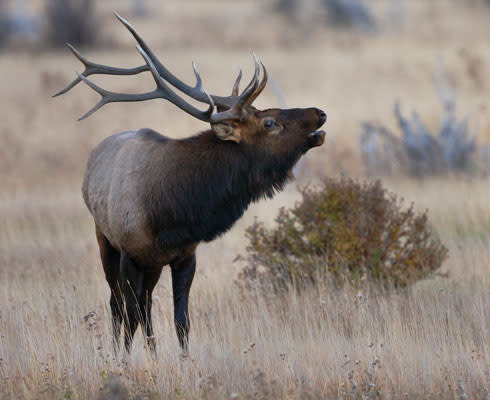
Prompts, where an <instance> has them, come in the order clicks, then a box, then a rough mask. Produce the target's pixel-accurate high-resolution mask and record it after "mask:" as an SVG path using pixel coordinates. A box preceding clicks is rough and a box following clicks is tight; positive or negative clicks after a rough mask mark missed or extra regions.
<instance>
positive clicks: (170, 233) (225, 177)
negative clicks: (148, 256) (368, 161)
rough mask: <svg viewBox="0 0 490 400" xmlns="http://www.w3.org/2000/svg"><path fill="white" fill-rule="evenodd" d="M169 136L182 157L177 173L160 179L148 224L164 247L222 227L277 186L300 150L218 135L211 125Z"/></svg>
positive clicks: (289, 176)
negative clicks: (182, 164) (267, 146)
mask: <svg viewBox="0 0 490 400" xmlns="http://www.w3.org/2000/svg"><path fill="white" fill-rule="evenodd" d="M173 142H174V144H175V146H176V149H178V150H179V153H180V152H182V153H183V157H185V159H186V160H187V163H186V165H185V167H183V170H182V171H179V175H178V176H177V175H174V176H166V177H165V179H161V181H160V185H161V186H160V188H159V190H157V193H153V195H152V196H151V198H152V201H151V204H148V206H149V207H150V218H151V221H150V224H151V226H152V230H153V232H154V234H155V235H156V236H157V238H158V241H159V242H160V244H161V246H162V247H167V248H168V247H170V248H177V247H182V246H186V245H189V244H192V243H198V242H200V241H206V242H207V241H211V240H213V239H215V238H216V237H218V236H219V235H221V234H223V233H225V232H226V231H227V230H229V229H230V228H231V226H232V225H233V224H234V223H235V221H236V220H238V219H239V218H240V217H241V216H242V215H243V213H244V212H245V211H246V209H247V208H248V206H249V205H250V203H251V202H256V201H258V200H260V199H262V198H271V197H273V196H274V194H275V193H276V192H278V191H280V190H282V188H283V187H284V185H285V184H286V183H287V182H288V180H290V179H292V174H291V169H292V168H293V166H294V164H295V163H296V161H297V160H298V158H299V156H300V154H298V151H296V150H293V151H290V152H288V151H281V152H278V154H273V153H271V152H270V149H258V148H257V147H256V146H252V145H250V146H247V145H237V144H236V143H234V142H230V141H223V140H220V139H218V138H217V137H216V135H215V134H214V132H213V131H212V130H209V131H205V132H202V133H200V134H197V135H195V136H192V137H190V138H186V139H182V140H177V141H173ZM176 151H177V150H176ZM169 188H171V190H169ZM170 193H171V196H172V198H169V197H168V196H169V194H170ZM163 227H165V229H162V228H163Z"/></svg>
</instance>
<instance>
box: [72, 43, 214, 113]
mask: <svg viewBox="0 0 490 400" xmlns="http://www.w3.org/2000/svg"><path fill="white" fill-rule="evenodd" d="M137 50H138V51H139V53H140V54H141V55H142V56H143V58H144V59H145V61H146V63H147V65H148V68H149V70H150V71H151V73H152V75H153V78H154V80H155V83H156V85H157V87H156V89H155V90H154V91H152V92H148V93H141V94H127V93H114V92H110V91H108V90H105V89H102V88H101V87H99V86H97V85H96V84H95V83H93V82H92V81H90V80H89V79H88V78H86V77H85V76H83V75H81V74H79V75H78V76H79V78H80V79H81V80H83V81H84V82H85V83H86V84H87V85H88V86H89V87H90V88H92V89H93V90H94V91H96V92H97V93H99V94H100V96H101V99H100V100H99V102H98V103H97V104H96V105H95V106H94V107H93V108H92V109H90V110H89V111H88V112H87V113H86V114H85V115H83V116H82V117H81V118H80V119H79V121H81V120H83V119H85V118H87V117H89V116H90V115H92V114H93V113H94V112H96V111H97V110H99V109H100V108H101V107H103V106H104V105H106V104H108V103H115V102H129V101H132V102H135V101H145V100H152V99H159V98H162V99H165V100H168V101H170V102H171V103H173V104H175V105H176V106H177V107H179V108H180V109H182V110H183V111H185V112H187V113H188V114H190V115H192V116H193V117H195V118H198V119H200V120H202V121H206V122H209V121H210V118H211V114H212V113H213V111H214V102H213V100H212V99H211V100H210V96H209V94H207V92H206V91H203V93H204V95H205V96H207V98H208V101H209V102H210V105H209V108H208V109H207V110H206V111H201V110H199V109H197V108H196V107H194V106H193V105H192V104H189V103H187V102H186V101H185V100H183V99H182V98H181V97H179V96H178V95H177V94H176V93H175V92H173V91H172V90H171V89H170V88H169V87H168V85H167V84H166V83H165V81H164V80H163V79H162V77H161V76H160V75H159V74H158V71H157V70H156V68H155V65H153V63H152V61H151V59H150V57H149V56H148V54H146V53H145V51H144V50H143V49H142V48H141V47H140V46H137Z"/></svg>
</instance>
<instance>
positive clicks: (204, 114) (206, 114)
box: [136, 46, 214, 122]
mask: <svg viewBox="0 0 490 400" xmlns="http://www.w3.org/2000/svg"><path fill="white" fill-rule="evenodd" d="M136 49H137V50H138V51H139V53H140V54H141V55H142V56H143V58H144V59H145V61H146V63H147V64H148V66H149V67H150V71H151V73H152V75H153V78H154V79H155V82H156V84H157V89H156V90H157V91H158V92H159V93H160V94H161V97H162V98H164V99H166V100H168V101H170V102H171V103H173V104H175V105H176V106H177V107H179V108H180V109H181V110H183V111H185V112H187V113H188V114H191V115H192V116H193V117H196V118H198V119H200V120H202V121H206V122H209V118H210V116H211V114H212V113H213V111H214V101H213V100H212V99H211V96H210V95H209V94H208V93H207V92H206V91H205V90H204V89H203V88H202V87H201V77H200V75H199V73H198V72H197V68H194V72H195V73H196V77H197V81H198V82H197V83H198V86H196V87H199V90H201V91H202V93H203V94H204V95H205V96H206V98H207V100H208V102H209V108H208V109H207V110H206V111H201V110H199V109H197V108H196V107H194V106H193V105H192V104H189V103H188V102H186V101H185V100H183V99H182V98H181V97H179V96H178V95H177V94H176V93H175V92H174V91H173V90H172V89H170V87H168V85H167V84H166V83H165V81H164V80H163V78H162V77H161V76H160V74H159V73H158V71H157V69H156V68H155V65H154V64H153V62H152V60H151V58H150V56H149V55H148V54H147V53H146V52H145V51H144V50H143V49H142V48H141V46H136ZM194 67H195V64H194Z"/></svg>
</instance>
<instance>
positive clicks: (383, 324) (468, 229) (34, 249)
mask: <svg viewBox="0 0 490 400" xmlns="http://www.w3.org/2000/svg"><path fill="white" fill-rule="evenodd" d="M113 3H114V4H113ZM116 3H117V2H115V1H113V2H107V3H104V6H103V7H102V8H101V10H100V11H101V15H103V16H104V17H103V18H104V26H107V28H104V29H105V34H106V37H107V38H109V39H110V40H109V39H108V42H109V43H108V44H107V45H104V47H103V49H101V50H94V51H88V52H87V55H88V56H89V58H91V59H96V60H101V61H103V62H105V63H108V64H112V65H126V66H129V65H135V64H137V63H140V62H141V61H140V57H139V55H137V53H136V51H135V50H134V48H133V46H132V45H131V46H130V45H129V44H130V41H129V40H128V35H127V34H126V32H124V30H123V29H122V28H119V27H118V26H117V24H116V22H115V21H114V20H113V19H112V18H111V17H110V14H109V12H108V11H109V9H111V8H116V7H117V6H118V3H117V4H116ZM165 4H167V5H166V6H165V7H163V8H162V9H157V10H156V14H157V16H156V17H154V18H150V19H148V20H145V19H139V20H135V21H134V24H135V25H136V26H137V27H138V28H139V30H140V31H141V32H142V33H143V34H144V36H145V37H148V40H149V42H150V43H152V44H153V43H154V45H153V47H154V48H155V49H156V50H157V53H158V54H159V55H161V57H162V59H164V60H165V62H166V63H167V64H168V66H169V67H170V69H171V70H173V71H178V73H179V75H181V76H183V77H184V78H185V79H187V80H191V79H192V70H191V67H190V63H191V60H193V59H194V60H196V61H197V62H198V65H199V67H200V71H201V72H202V75H203V78H204V83H205V86H206V88H208V89H209V90H210V91H212V92H216V93H220V94H221V93H227V92H228V91H229V90H230V88H231V84H232V82H233V78H234V74H235V73H236V70H237V67H238V65H241V66H242V67H243V68H244V70H245V72H246V73H250V71H251V67H252V60H251V56H250V50H251V49H252V48H254V49H256V51H257V53H258V54H259V56H260V57H261V58H262V59H263V61H264V63H265V64H266V65H267V67H268V70H269V71H270V74H271V76H272V78H273V81H274V82H275V84H276V85H277V87H279V88H280V90H281V92H282V93H283V95H284V98H285V100H286V102H287V105H288V106H300V107H301V106H317V107H320V108H323V109H325V110H326V111H327V113H328V115H329V121H328V122H327V133H328V135H329V141H327V143H326V144H325V146H323V147H321V148H319V149H315V150H313V151H312V152H311V154H309V155H308V156H307V160H306V161H305V162H303V163H302V164H301V166H300V167H299V169H298V171H297V172H298V176H299V182H301V183H305V182H307V181H309V180H311V179H317V178H320V177H321V176H325V175H330V176H335V175H339V174H340V173H347V174H350V175H360V174H361V173H362V166H361V163H360V157H359V155H358V151H357V145H356V140H357V134H358V130H359V125H360V122H361V121H363V120H375V121H382V122H385V123H386V124H388V125H390V124H391V125H392V126H393V125H394V124H395V121H394V120H393V117H392V107H393V103H394V101H395V100H396V99H397V98H399V99H401V101H402V106H403V107H405V108H406V109H407V111H408V110H409V109H410V108H417V110H419V112H420V113H421V115H422V117H423V118H425V119H426V121H427V122H428V124H429V125H433V126H436V125H437V123H438V120H439V118H440V113H441V109H440V106H439V104H438V100H437V96H436V94H435V92H434V89H433V84H432V73H433V70H434V66H435V64H436V61H437V59H438V57H442V59H443V60H444V65H445V66H446V69H447V71H448V74H449V76H450V79H451V81H452V83H453V85H454V86H455V87H456V88H457V90H458V93H459V98H458V99H459V102H458V109H459V110H460V112H461V115H464V114H466V113H469V112H471V124H472V126H473V127H474V128H475V129H476V128H478V134H479V140H481V141H485V140H487V141H488V140H489V139H490V113H489V107H490V103H489V96H488V94H489V87H490V81H489V80H488V78H487V77H488V76H489V75H490V53H489V51H488V43H487V38H488V37H489V35H490V28H489V25H488V18H489V17H490V11H487V10H485V9H483V8H479V7H478V6H475V7H466V6H464V4H463V3H458V2H457V1H448V4H446V5H441V4H442V2H433V3H425V2H421V1H418V2H413V3H412V2H410V3H408V2H407V4H406V8H407V15H406V17H405V20H404V23H403V24H401V26H400V27H398V29H393V28H390V30H389V32H388V31H387V32H382V33H379V34H376V35H372V36H359V35H356V34H352V33H349V32H335V31H331V30H325V29H323V28H322V29H320V28H300V29H298V30H295V29H292V28H291V27H288V25H287V24H284V23H283V22H281V21H280V20H279V19H278V18H277V17H267V18H266V17H264V16H263V14H264V7H265V6H263V5H262V4H259V3H255V2H243V1H237V2H233V3H232V4H231V5H229V4H228V2H224V1H209V3H206V4H208V5H207V6H204V5H203V4H204V2H196V1H186V2H178V1H169V2H165ZM377 4H378V6H377V12H378V13H379V14H380V15H384V14H383V13H384V12H385V10H386V8H387V3H386V2H382V1H379V2H377ZM124 11H125V10H124V9H123V10H122V12H123V13H124ZM161 21H163V22H164V23H165V24H163V23H162V22H161ZM175 21H182V22H179V23H176V22H175ZM217 24H218V25H217ZM219 24H221V25H219ZM253 24H256V29H253V32H249V31H250V29H249V27H250V26H255V25H253ZM182 26H185V27H188V26H193V27H195V29H188V28H187V29H182ZM216 26H222V27H223V29H224V30H225V31H226V32H227V33H229V34H227V35H224V36H226V38H223V34H222V33H221V30H220V29H218V28H216ZM165 27H167V28H166V29H167V31H166V32H163V30H164V28H165ZM213 27H214V28H213ZM386 30H388V28H386ZM269 31H270V32H269ZM179 32H180V33H179ZM288 35H289V36H288ZM110 42H112V43H110ZM177 44H180V45H177ZM105 46H107V47H105ZM112 48H115V49H116V50H114V51H112V50H109V49H112ZM465 54H466V55H465ZM467 54H469V55H470V56H469V57H470V58H468V55H467ZM475 59H476V60H480V61H479V62H478V63H477V64H478V65H479V67H475V66H474V65H473V63H474V60H475ZM472 60H473V61H472ZM475 68H477V71H480V72H476V73H475V72H472V71H474V70H475ZM478 68H479V69H478ZM74 70H79V71H80V70H81V68H80V65H79V64H77V62H76V60H74V59H73V57H71V56H70V55H68V54H67V53H66V52H63V53H55V52H39V51H29V52H26V51H10V52H7V53H2V54H0V71H1V72H2V76H3V79H2V84H1V85H2V86H1V87H2V98H1V100H0V101H1V102H2V107H0V119H1V120H2V121H3V123H2V125H1V126H0V137H1V141H2V145H1V146H0V221H1V228H0V398H2V399H3V398H6V399H10V398H12V399H13V398H26V399H37V398H46V399H52V398H80V399H84V398H96V397H97V396H100V398H114V399H116V398H124V397H125V396H127V395H128V393H129V394H130V395H131V396H133V397H138V396H139V397H140V398H151V397H155V398H160V397H162V398H180V399H188V398H208V399H214V398H263V399H266V398H267V399H268V398H298V399H300V398H301V399H303V398H305V399H308V398H315V399H316V398H322V397H324V398H329V399H330V398H377V397H382V398H435V399H448V398H456V399H463V398H468V399H488V396H489V384H488V382H489V381H490V322H489V321H490V268H489V261H490V219H489V215H490V202H489V199H490V181H489V180H488V179H471V178H431V179H426V180H424V181H422V182H414V181H412V180H410V179H408V178H398V179H395V178H390V179H389V180H385V184H386V186H388V187H389V188H390V189H392V190H393V191H395V192H396V193H398V194H400V195H401V196H403V197H404V198H405V200H406V201H407V203H408V202H411V201H414V202H415V204H416V207H417V208H418V209H420V210H423V209H425V208H428V209H429V217H430V220H431V222H432V224H433V226H434V228H435V230H437V232H438V233H439V235H440V237H441V239H442V240H443V242H444V243H445V245H446V246H447V247H448V248H449V250H450V256H449V259H448V261H447V262H446V264H445V265H444V268H443V272H447V273H448V274H449V275H448V278H436V279H432V280H429V281H426V282H421V283H420V284H418V285H416V286H415V287H413V288H411V289H410V290H407V291H404V292H400V293H391V294H387V293H379V292H376V291H374V290H372V289H366V290H365V291H362V292H358V291H355V290H353V289H349V288H347V289H345V290H342V291H339V290H335V289H332V288H329V287H320V288H317V289H316V290H312V291H311V292H308V293H304V294H301V295H298V294H293V293H292V294H289V295H287V296H285V297H284V298H278V299H277V300H276V301H272V302H265V301H264V300H263V299H250V298H247V297H245V298H243V297H241V296H240V295H239V293H238V292H237V290H236V288H235V286H234V284H233V281H234V279H235V278H236V274H237V272H238V271H239V269H240V267H241V266H240V264H239V263H233V259H234V258H235V256H236V254H237V253H239V252H243V251H244V247H245V244H246V243H245V242H244V235H243V230H244V228H245V227H246V226H248V224H250V223H251V221H252V220H253V218H254V216H259V217H260V218H262V219H265V220H267V221H271V220H272V219H273V216H274V214H275V212H276V210H277V209H278V208H279V207H280V206H283V205H288V204H292V203H293V202H294V201H295V199H296V198H297V192H296V190H295V187H294V185H290V186H289V187H288V188H287V190H286V191H285V192H283V193H282V194H280V195H279V196H277V197H276V198H275V199H274V200H272V201H268V202H261V203H259V204H257V205H254V206H253V207H251V209H250V210H249V211H248V212H247V214H246V216H245V217H244V218H243V219H242V220H241V221H239V222H238V223H237V225H236V226H235V227H234V228H233V229H232V231H231V232H229V233H228V234H226V235H225V236H224V237H222V238H220V239H219V240H217V241H215V242H214V243H211V244H206V245H202V246H200V248H199V249H198V272H197V274H196V279H195V283H194V286H193V290H192V292H191V321H192V333H191V358H190V359H187V360H180V359H179V352H178V346H177V340H176V337H175V333H174V328H173V315H172V299H171V287H170V277H169V271H166V270H165V272H164V274H163V275H162V278H161V280H160V282H159V284H158V286H157V288H156V290H155V300H154V304H155V305H154V320H155V330H156V333H157V343H158V352H159V358H158V360H156V361H154V360H151V358H150V357H149V356H148V355H147V353H146V351H145V349H144V347H143V340H142V337H141V334H138V335H137V340H136V341H135V344H134V351H133V353H132V354H131V355H130V356H125V357H118V358H115V357H114V356H113V354H112V346H111V339H110V329H109V328H110V326H109V317H108V296H109V289H108V287H107V285H106V283H105V280H104V277H103V272H102V268H101V266H100V261H99V258H98V250H97V247H96V241H95V235H94V232H93V223H92V221H91V219H90V216H89V214H88V212H87V211H86V209H85V207H84V205H83V202H82V199H81V194H80V190H79V187H80V183H81V177H82V174H83V169H84V166H85V162H86V159H87V156H88V153H89V151H90V149H91V148H92V147H93V146H94V145H95V144H96V143H97V142H98V141H100V140H101V139H102V138H104V137H106V136H108V135H109V134H111V133H114V132H116V131H119V130H123V129H137V128H140V127H143V126H147V127H152V128H155V129H157V130H161V131H162V132H165V133H167V134H168V135H170V136H173V137H182V136H186V135H189V134H191V133H193V132H195V131H197V130H199V129H204V128H205V125H203V124H201V123H200V122H198V121H193V120H192V119H191V118H188V117H185V116H183V115H182V113H181V112H179V111H178V110H177V109H176V108H175V107H173V106H171V105H169V104H166V103H164V102H154V103H149V104H133V105H110V106H107V108H104V109H103V110H102V111H99V112H98V113H97V114H96V115H94V116H93V117H92V118H91V119H89V120H87V121H85V122H83V123H75V122H74V120H75V119H76V118H77V117H78V116H80V115H81V114H83V113H84V112H85V111H86V110H88V109H89V108H90V107H91V105H92V104H93V103H94V102H95V101H96V100H97V98H96V96H95V95H94V94H92V93H91V92H90V91H89V90H88V89H86V88H83V87H82V86H80V87H79V88H77V89H75V90H74V91H73V92H72V93H70V94H69V95H67V96H65V97H63V98H60V99H56V100H53V99H50V98H49V94H51V93H53V92H55V91H56V90H57V89H59V88H60V87H62V86H63V85H64V84H65V83H66V82H67V81H69V80H70V79H71V78H72V77H73V76H74V73H73V71H74ZM98 82H102V83H104V84H106V85H108V86H110V87H112V88H117V89H118V90H129V91H139V90H143V89H146V88H151V85H152V83H151V81H150V79H149V78H146V79H145V78H141V79H140V78H139V79H134V78H126V79H120V80H119V79H118V78H114V79H99V80H98ZM273 86H274V85H270V87H269V89H267V90H266V91H265V92H264V95H263V96H262V97H261V99H259V101H258V102H257V104H258V106H260V107H262V106H263V107H265V106H271V105H272V106H275V105H276V104H277V102H278V99H277V91H274V90H273ZM378 391H379V393H378ZM234 396H238V397H234Z"/></svg>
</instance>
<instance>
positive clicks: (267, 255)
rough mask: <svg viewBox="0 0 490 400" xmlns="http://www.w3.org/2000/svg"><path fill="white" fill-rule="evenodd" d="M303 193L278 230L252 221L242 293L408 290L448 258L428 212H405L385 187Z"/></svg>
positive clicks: (329, 184) (334, 183)
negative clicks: (317, 288)
mask: <svg viewBox="0 0 490 400" xmlns="http://www.w3.org/2000/svg"><path fill="white" fill-rule="evenodd" d="M301 194H302V200H301V201H300V202H298V203H297V204H296V205H295V206H294V207H293V208H292V209H289V210H286V209H281V210H280V212H279V215H278V216H277V218H276V227H275V228H273V229H269V228H266V227H265V225H264V224H263V223H262V222H259V221H255V223H254V224H253V225H252V226H250V227H249V228H248V229H247V232H246V235H247V238H248V240H249V245H248V247H247V256H246V258H245V260H246V261H247V265H246V267H245V268H244V269H243V270H242V272H241V273H240V275H239V277H238V280H237V283H238V285H239V286H240V287H241V288H243V289H248V290H252V289H255V288H259V289H263V290H272V291H273V292H274V293H278V292H281V291H284V290H288V289H289V288H290V287H295V288H296V289H302V288H304V287H306V286H308V285H311V284H313V285H316V284H318V283H320V282H326V281H331V280H333V282H335V283H337V284H342V283H345V282H346V281H348V282H350V283H351V284H353V285H355V286H359V285H361V284H363V283H364V282H375V283H377V284H380V285H382V286H383V287H405V286H407V285H410V284H412V283H414V282H416V281H418V280H420V279H423V278H426V277H428V276H430V275H431V274H433V273H434V272H435V271H436V270H437V269H438V268H439V267H440V266H441V264H442V262H443V260H444V259H445V258H446V255H447V249H446V248H445V247H444V246H443V245H442V244H441V243H440V242H439V240H438V239H436V238H434V237H433V235H432V234H431V232H430V230H429V227H428V222H427V212H425V213H422V214H416V213H415V212H414V210H413V205H411V206H410V207H408V208H406V209H403V207H402V206H403V204H402V201H401V200H399V199H397V197H396V195H394V194H392V193H388V192H387V191H386V190H385V189H384V188H383V187H382V185H381V183H380V181H376V182H374V183H369V182H367V183H360V182H358V181H356V180H353V179H346V178H342V179H340V180H335V179H326V180H325V181H324V182H323V184H322V186H320V187H318V188H312V187H305V188H303V189H302V190H301Z"/></svg>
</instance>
